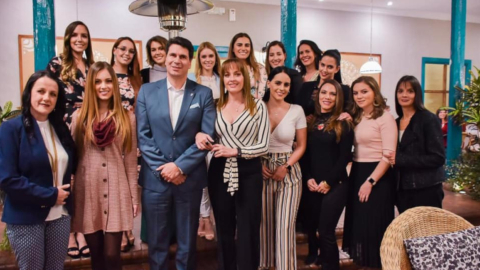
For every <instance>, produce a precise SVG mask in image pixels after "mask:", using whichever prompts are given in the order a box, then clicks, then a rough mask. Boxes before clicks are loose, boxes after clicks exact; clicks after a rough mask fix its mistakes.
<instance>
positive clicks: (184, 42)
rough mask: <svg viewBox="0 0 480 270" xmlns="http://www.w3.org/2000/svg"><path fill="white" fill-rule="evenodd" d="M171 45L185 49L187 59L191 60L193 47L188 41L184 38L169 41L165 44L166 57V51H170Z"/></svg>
mask: <svg viewBox="0 0 480 270" xmlns="http://www.w3.org/2000/svg"><path fill="white" fill-rule="evenodd" d="M173 44H177V45H178V46H181V47H183V48H185V49H187V50H188V58H189V60H192V58H193V45H192V43H191V42H190V40H188V39H186V38H182V37H174V38H172V39H170V40H169V41H168V42H167V55H168V50H169V49H170V46H172V45H173Z"/></svg>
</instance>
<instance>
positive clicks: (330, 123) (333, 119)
mask: <svg viewBox="0 0 480 270" xmlns="http://www.w3.org/2000/svg"><path fill="white" fill-rule="evenodd" d="M327 84H330V85H333V87H335V92H336V96H335V106H334V107H333V108H332V115H331V116H330V118H328V120H327V122H326V124H325V129H324V131H325V132H329V131H332V130H333V131H334V132H335V136H336V142H337V143H338V142H340V138H341V136H342V132H343V128H342V121H340V120H338V117H339V116H340V114H342V112H343V100H344V97H343V90H342V86H341V85H340V84H339V83H338V82H337V81H336V80H331V79H329V80H325V81H324V82H323V83H322V84H321V85H320V88H319V89H320V90H319V91H317V93H316V94H315V97H314V99H315V100H314V103H315V111H314V113H313V118H312V120H311V121H309V123H308V130H313V129H315V122H317V119H318V118H319V117H320V116H321V115H322V106H321V105H320V100H319V97H320V92H321V91H322V88H323V86H324V85H327ZM345 122H346V123H347V124H348V125H349V127H350V128H352V126H351V123H350V122H349V121H345Z"/></svg>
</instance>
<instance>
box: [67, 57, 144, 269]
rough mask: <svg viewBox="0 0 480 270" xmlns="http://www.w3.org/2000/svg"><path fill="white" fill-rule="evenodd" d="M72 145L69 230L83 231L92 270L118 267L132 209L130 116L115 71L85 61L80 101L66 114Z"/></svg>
mask: <svg viewBox="0 0 480 270" xmlns="http://www.w3.org/2000/svg"><path fill="white" fill-rule="evenodd" d="M72 134H73V138H74V139H75V142H76V144H77V149H78V153H79V154H78V157H79V162H78V164H79V165H78V168H77V171H76V173H75V177H76V178H75V179H76V180H75V181H76V183H75V189H74V198H75V215H74V216H73V222H72V227H73V230H75V231H79V232H82V233H83V234H85V239H86V240H87V243H88V246H89V247H90V250H91V253H92V255H91V257H92V269H94V270H97V269H98V270H104V269H107V270H110V269H111V270H114V269H115V270H120V269H121V268H122V266H121V259H120V248H121V241H122V235H123V232H125V231H129V230H132V227H133V217H135V216H136V215H137V210H138V204H139V199H138V185H137V183H138V181H137V153H136V152H137V151H136V149H137V138H136V124H135V116H134V114H133V113H132V112H130V111H127V110H125V109H124V108H123V106H122V102H121V95H120V90H119V86H118V81H117V80H116V79H115V71H114V70H113V68H112V67H111V66H110V65H109V64H108V63H106V62H97V63H95V64H93V65H92V66H91V69H90V73H89V74H88V77H87V85H86V88H85V102H84V104H83V106H82V108H81V109H80V110H78V111H76V112H75V113H74V115H73V117H72Z"/></svg>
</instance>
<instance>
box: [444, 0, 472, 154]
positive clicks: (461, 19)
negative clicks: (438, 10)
mask: <svg viewBox="0 0 480 270" xmlns="http://www.w3.org/2000/svg"><path fill="white" fill-rule="evenodd" d="M466 24H467V0H452V29H451V30H452V33H451V53H450V85H449V87H450V88H449V89H450V90H449V93H450V94H449V96H448V105H449V106H450V107H455V102H456V101H457V99H458V92H457V91H456V90H455V86H460V87H463V84H464V79H465V74H464V71H463V67H464V63H465V27H466ZM467 72H468V71H467ZM461 144H462V128H461V127H460V126H458V125H456V124H454V123H453V121H448V134H447V161H448V163H450V162H451V161H452V160H453V159H456V158H457V157H458V156H459V155H460V153H461V149H460V146H461Z"/></svg>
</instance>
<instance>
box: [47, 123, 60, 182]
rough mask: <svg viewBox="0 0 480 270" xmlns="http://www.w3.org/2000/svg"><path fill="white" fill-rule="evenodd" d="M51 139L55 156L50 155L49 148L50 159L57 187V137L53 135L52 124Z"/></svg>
mask: <svg viewBox="0 0 480 270" xmlns="http://www.w3.org/2000/svg"><path fill="white" fill-rule="evenodd" d="M50 137H51V139H52V143H53V152H54V154H53V155H52V153H50V151H49V150H48V148H47V154H48V158H49V159H50V164H51V166H52V174H53V186H54V187H56V186H57V178H58V155H57V145H56V143H55V136H54V133H53V128H52V125H51V124H50Z"/></svg>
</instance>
